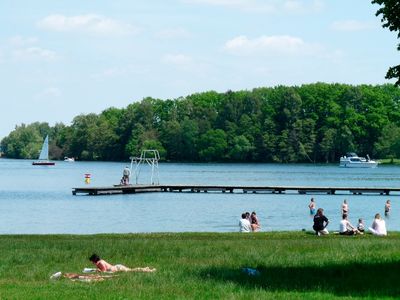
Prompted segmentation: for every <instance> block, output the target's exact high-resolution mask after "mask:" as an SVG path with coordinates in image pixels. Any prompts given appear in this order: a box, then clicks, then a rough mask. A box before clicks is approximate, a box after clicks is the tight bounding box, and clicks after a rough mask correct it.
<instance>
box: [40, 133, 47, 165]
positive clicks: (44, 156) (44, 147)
mask: <svg viewBox="0 0 400 300" xmlns="http://www.w3.org/2000/svg"><path fill="white" fill-rule="evenodd" d="M48 159H49V136H48V135H46V138H45V139H44V142H43V145H42V151H40V155H39V160H48Z"/></svg>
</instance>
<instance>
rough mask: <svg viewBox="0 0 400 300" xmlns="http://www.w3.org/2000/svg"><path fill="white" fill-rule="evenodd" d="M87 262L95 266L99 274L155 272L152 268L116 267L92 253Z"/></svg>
mask: <svg viewBox="0 0 400 300" xmlns="http://www.w3.org/2000/svg"><path fill="white" fill-rule="evenodd" d="M89 260H90V261H91V262H92V263H93V264H95V265H96V267H97V270H98V271H99V272H112V273H113V272H155V271H156V269H154V268H149V267H145V268H132V269H131V268H128V267H125V266H124V265H121V264H117V265H112V264H110V263H108V262H106V261H105V260H104V259H101V258H100V257H99V256H98V255H97V254H95V253H93V254H92V255H91V256H90V257H89Z"/></svg>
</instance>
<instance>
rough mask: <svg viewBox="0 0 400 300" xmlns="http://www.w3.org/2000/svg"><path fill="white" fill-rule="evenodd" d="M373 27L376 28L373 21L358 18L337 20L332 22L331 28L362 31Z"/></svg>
mask: <svg viewBox="0 0 400 300" xmlns="http://www.w3.org/2000/svg"><path fill="white" fill-rule="evenodd" d="M372 28H374V24H373V23H370V22H362V21H357V20H343V21H336V22H333V23H332V24H331V29H333V30H336V31H362V30H368V29H372Z"/></svg>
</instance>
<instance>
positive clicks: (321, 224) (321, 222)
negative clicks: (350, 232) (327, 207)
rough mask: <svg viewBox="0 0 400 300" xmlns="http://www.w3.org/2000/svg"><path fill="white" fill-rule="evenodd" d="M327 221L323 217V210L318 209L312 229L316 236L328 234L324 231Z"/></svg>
mask: <svg viewBox="0 0 400 300" xmlns="http://www.w3.org/2000/svg"><path fill="white" fill-rule="evenodd" d="M328 224H329V221H328V218H327V217H325V216H324V210H323V209H322V208H318V210H317V214H316V215H315V216H314V225H313V229H314V230H315V234H316V235H321V234H322V235H325V234H329V231H328V230H327V229H326V227H327V226H328Z"/></svg>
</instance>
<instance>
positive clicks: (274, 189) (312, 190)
mask: <svg viewBox="0 0 400 300" xmlns="http://www.w3.org/2000/svg"><path fill="white" fill-rule="evenodd" d="M154 192H192V193H200V192H204V193H207V192H222V193H272V194H282V193H286V192H288V193H296V192H297V193H299V194H311V195H313V194H328V195H334V194H337V193H340V194H345V193H347V194H353V195H362V194H379V195H389V194H390V193H391V192H400V188H388V187H320V186H241V185H228V186H224V185H190V184H185V185H173V184H167V185H114V186H108V187H80V188H73V189H72V194H73V195H78V194H86V195H111V194H135V193H154Z"/></svg>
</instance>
